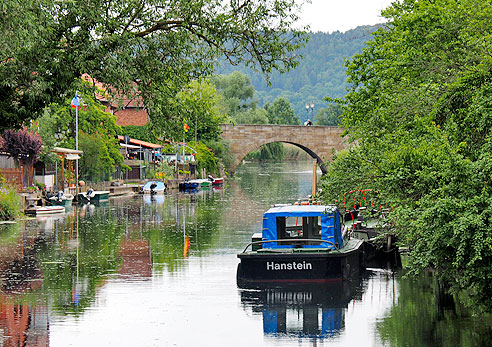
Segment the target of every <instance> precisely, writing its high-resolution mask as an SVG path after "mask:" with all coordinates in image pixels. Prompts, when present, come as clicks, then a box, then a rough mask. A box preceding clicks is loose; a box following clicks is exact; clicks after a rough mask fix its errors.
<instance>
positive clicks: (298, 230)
mask: <svg viewBox="0 0 492 347" xmlns="http://www.w3.org/2000/svg"><path fill="white" fill-rule="evenodd" d="M277 238H278V239H321V218H320V217H319V216H315V217H277Z"/></svg>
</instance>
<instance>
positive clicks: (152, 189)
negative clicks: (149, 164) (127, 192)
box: [142, 181, 166, 194]
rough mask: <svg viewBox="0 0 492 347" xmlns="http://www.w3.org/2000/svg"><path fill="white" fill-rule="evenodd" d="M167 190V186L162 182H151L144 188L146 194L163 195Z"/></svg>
mask: <svg viewBox="0 0 492 347" xmlns="http://www.w3.org/2000/svg"><path fill="white" fill-rule="evenodd" d="M165 190H166V184H165V183H164V182H162V181H149V182H147V183H145V185H144V187H143V188H142V192H143V193H144V194H163V193H164V191H165Z"/></svg>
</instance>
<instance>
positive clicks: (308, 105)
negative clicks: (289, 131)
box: [306, 101, 314, 125]
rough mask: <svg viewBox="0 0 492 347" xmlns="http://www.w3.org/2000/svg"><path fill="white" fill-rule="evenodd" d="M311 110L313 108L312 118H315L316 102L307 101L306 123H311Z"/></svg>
mask: <svg viewBox="0 0 492 347" xmlns="http://www.w3.org/2000/svg"><path fill="white" fill-rule="evenodd" d="M309 110H311V118H313V120H314V102H312V101H311V103H310V104H309V103H306V125H311V124H312V120H310V119H309Z"/></svg>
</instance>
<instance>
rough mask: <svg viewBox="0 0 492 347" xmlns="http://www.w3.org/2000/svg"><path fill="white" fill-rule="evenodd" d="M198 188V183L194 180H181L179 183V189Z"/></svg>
mask: <svg viewBox="0 0 492 347" xmlns="http://www.w3.org/2000/svg"><path fill="white" fill-rule="evenodd" d="M198 188H200V183H199V182H196V180H193V181H183V182H180V183H179V189H180V190H190V189H198Z"/></svg>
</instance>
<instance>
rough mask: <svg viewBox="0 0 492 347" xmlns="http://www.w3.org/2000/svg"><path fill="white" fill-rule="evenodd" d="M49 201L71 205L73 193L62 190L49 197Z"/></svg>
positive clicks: (52, 203)
mask: <svg viewBox="0 0 492 347" xmlns="http://www.w3.org/2000/svg"><path fill="white" fill-rule="evenodd" d="M48 202H49V203H50V204H51V205H59V206H71V205H72V202H73V195H72V194H70V193H64V192H63V191H61V190H60V191H59V192H58V193H57V194H56V195H53V196H51V197H49V198H48Z"/></svg>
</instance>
